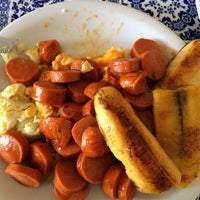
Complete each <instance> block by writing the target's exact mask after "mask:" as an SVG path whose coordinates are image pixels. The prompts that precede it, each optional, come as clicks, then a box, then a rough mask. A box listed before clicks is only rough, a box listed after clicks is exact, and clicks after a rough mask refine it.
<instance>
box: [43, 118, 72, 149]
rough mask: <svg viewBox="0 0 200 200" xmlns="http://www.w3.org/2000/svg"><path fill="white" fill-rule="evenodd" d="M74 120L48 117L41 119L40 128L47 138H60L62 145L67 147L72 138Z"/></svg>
mask: <svg viewBox="0 0 200 200" xmlns="http://www.w3.org/2000/svg"><path fill="white" fill-rule="evenodd" d="M71 128H72V122H71V121H69V120H67V119H64V118H61V117H47V118H41V119H40V130H41V131H42V133H43V134H44V135H45V137H46V138H47V139H50V140H58V142H59V145H60V146H61V147H65V146H66V145H67V144H68V143H69V141H70V140H71Z"/></svg>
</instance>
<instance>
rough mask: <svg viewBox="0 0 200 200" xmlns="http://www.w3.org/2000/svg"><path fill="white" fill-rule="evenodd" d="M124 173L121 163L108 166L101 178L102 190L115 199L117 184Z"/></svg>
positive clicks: (116, 196)
mask: <svg viewBox="0 0 200 200" xmlns="http://www.w3.org/2000/svg"><path fill="white" fill-rule="evenodd" d="M123 173H124V166H123V165H122V164H121V163H116V164H113V165H112V166H110V168H109V169H108V171H107V172H106V174H105V176H104V178H103V183H102V187H103V191H104V192H105V193H106V194H107V195H108V196H109V197H110V198H112V199H117V198H118V194H117V186H118V183H119V180H120V178H121V176H122V174H123Z"/></svg>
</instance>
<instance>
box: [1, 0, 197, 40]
mask: <svg viewBox="0 0 200 200" xmlns="http://www.w3.org/2000/svg"><path fill="white" fill-rule="evenodd" d="M65 1H69V0H40V1H35V0H18V1H16V0H0V30H2V29H3V28H5V27H6V26H7V25H8V24H9V23H11V22H12V21H14V20H16V19H17V18H19V17H21V16H22V15H25V14H26V13H29V12H31V11H33V10H35V9H38V8H41V7H44V6H47V5H49V4H54V3H58V2H65ZM83 1H84V0H83ZM102 1H110V2H113V3H119V4H121V5H124V6H129V7H132V8H133V9H137V10H140V11H142V12H145V13H147V14H148V15H150V16H152V17H154V18H155V19H157V20H159V21H161V22H162V23H163V24H165V25H166V26H168V27H169V28H170V29H171V30H173V31H174V32H175V33H176V34H177V35H179V36H180V38H181V39H183V40H184V41H185V42H189V41H191V40H193V39H196V38H200V20H199V17H198V14H197V9H196V4H195V0H178V1H177V0H102Z"/></svg>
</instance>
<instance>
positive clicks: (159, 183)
mask: <svg viewBox="0 0 200 200" xmlns="http://www.w3.org/2000/svg"><path fill="white" fill-rule="evenodd" d="M94 107H95V111H96V118H97V122H98V125H99V128H100V130H101V132H102V134H103V135H104V138H105V140H106V143H107V145H108V146H109V148H110V150H111V151H112V152H113V154H114V155H115V157H116V158H117V159H118V160H120V161H121V162H122V163H123V165H124V166H125V170H126V173H127V175H128V177H129V178H130V179H131V180H133V182H134V183H135V185H136V186H137V187H138V189H139V190H140V191H142V192H145V193H150V194H153V193H160V192H162V191H165V190H167V189H169V188H170V187H172V186H173V185H175V184H178V183H179V182H180V180H181V173H180V171H179V169H178V168H177V167H176V166H175V164H174V163H173V161H172V160H171V159H170V158H169V157H168V156H167V154H166V153H165V151H164V150H163V148H162V147H161V146H160V144H159V143H158V141H157V140H156V139H155V137H154V136H153V135H152V133H151V132H150V131H149V130H148V129H147V128H146V126H145V125H144V124H143V123H142V122H141V120H140V119H139V118H138V117H137V115H136V114H135V112H134V110H133V109H132V107H131V105H130V104H129V103H128V102H127V101H126V99H125V98H124V97H123V96H122V94H121V93H120V92H119V91H118V90H117V89H115V88H114V87H111V86H108V87H103V88H101V89H99V90H98V91H97V93H96V95H95V97H94Z"/></svg>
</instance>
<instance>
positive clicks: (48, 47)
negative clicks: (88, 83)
mask: <svg viewBox="0 0 200 200" xmlns="http://www.w3.org/2000/svg"><path fill="white" fill-rule="evenodd" d="M38 53H39V58H40V62H41V63H42V64H43V63H44V64H47V65H51V63H52V61H53V60H54V59H55V58H56V56H57V55H58V54H60V53H61V46H60V43H59V42H58V41H57V40H54V39H52V40H47V41H40V42H39V43H38Z"/></svg>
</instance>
